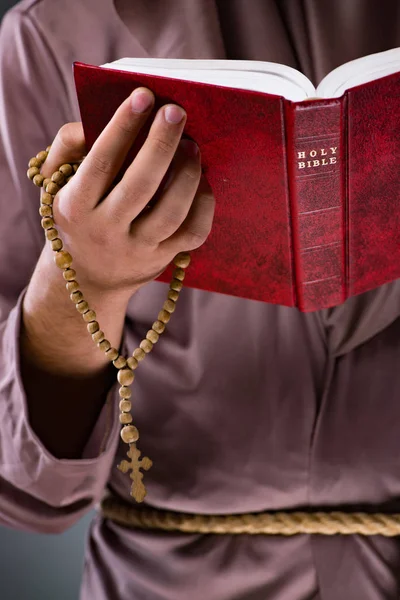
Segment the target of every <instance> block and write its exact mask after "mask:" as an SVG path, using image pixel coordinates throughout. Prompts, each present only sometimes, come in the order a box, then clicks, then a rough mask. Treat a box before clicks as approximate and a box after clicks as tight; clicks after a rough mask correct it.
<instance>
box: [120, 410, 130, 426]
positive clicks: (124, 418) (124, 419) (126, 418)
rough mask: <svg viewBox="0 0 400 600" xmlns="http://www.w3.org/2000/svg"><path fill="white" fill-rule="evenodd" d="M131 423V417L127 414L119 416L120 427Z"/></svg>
mask: <svg viewBox="0 0 400 600" xmlns="http://www.w3.org/2000/svg"><path fill="white" fill-rule="evenodd" d="M132 421H133V419H132V415H131V414H130V413H128V412H123V413H121V414H120V415H119V422H120V423H122V425H127V424H128V423H132Z"/></svg>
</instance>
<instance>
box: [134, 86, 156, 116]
mask: <svg viewBox="0 0 400 600" xmlns="http://www.w3.org/2000/svg"><path fill="white" fill-rule="evenodd" d="M152 103H153V96H152V94H150V92H148V91H146V90H143V89H138V90H135V91H134V92H133V94H132V98H131V108H132V110H133V112H135V113H143V112H145V111H146V110H147V109H148V108H150V106H151V105H152Z"/></svg>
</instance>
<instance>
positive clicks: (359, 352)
mask: <svg viewBox="0 0 400 600" xmlns="http://www.w3.org/2000/svg"><path fill="white" fill-rule="evenodd" d="M399 45H400V26H399V23H398V6H397V2H395V0H392V1H390V0H387V1H386V2H380V3H379V6H378V5H377V4H376V3H375V2H373V1H372V0H364V1H363V2H359V3H357V5H354V4H353V3H349V2H348V1H347V0H337V1H336V2H330V1H328V0H326V1H325V0H324V1H321V0H309V1H307V2H300V1H293V2H291V1H290V0H287V1H281V2H280V1H278V0H276V1H273V0H270V1H265V0H264V1H262V0H232V1H230V2H223V1H219V2H218V1H216V0H208V1H206V0H193V1H191V2H186V0H175V1H174V2H163V1H162V0H159V1H158V2H154V3H149V2H146V1H145V0H115V1H114V2H113V1H112V0H101V1H100V0H87V1H86V2H85V3H80V2H71V0H69V1H68V2H67V0H39V1H37V0H25V1H24V2H21V3H20V4H19V5H18V6H17V7H16V8H15V9H13V10H12V11H11V12H10V13H9V14H8V15H7V16H6V18H5V20H4V22H3V24H2V29H1V35H0V47H1V51H0V63H1V70H0V73H1V87H0V91H1V107H2V111H3V114H2V119H1V143H2V147H1V160H0V165H1V175H2V177H1V181H2V194H1V196H0V198H1V200H0V203H1V215H2V218H1V222H0V244H1V246H0V247H1V257H2V260H1V262H0V281H1V284H0V285H1V304H0V314H1V326H0V327H1V328H0V334H1V337H0V399H1V401H0V416H1V419H0V477H1V484H2V485H1V487H0V493H1V503H0V506H1V508H0V511H1V518H2V521H3V522H4V523H5V524H8V525H10V526H15V527H23V528H26V529H28V530H35V531H43V532H57V531H62V530H64V529H65V528H67V527H69V526H70V525H71V524H73V523H74V522H75V521H76V520H77V519H79V518H80V516H81V515H82V514H83V513H84V512H85V511H87V510H88V509H89V508H90V507H91V506H93V505H94V504H95V503H96V502H97V501H98V499H99V498H100V496H101V493H102V490H103V488H104V486H105V485H106V484H107V483H108V484H109V486H110V488H111V489H112V491H113V492H114V493H115V494H117V495H119V496H121V497H122V498H125V499H126V500H128V501H129V495H128V492H129V485H127V482H128V481H129V480H127V477H126V475H124V474H122V473H120V472H119V471H117V470H116V468H115V465H116V464H117V462H119V460H120V459H121V458H124V457H125V452H126V446H125V445H124V444H122V443H120V444H119V445H118V442H119V423H118V419H117V411H116V405H117V404H118V392H117V385H115V384H114V383H113V382H114V381H115V374H116V371H115V369H114V368H110V367H109V366H108V365H106V364H105V363H104V359H103V356H102V355H101V354H99V353H98V351H97V349H96V348H95V347H94V345H93V344H92V342H91V340H90V339H89V338H88V335H87V332H85V330H84V328H83V327H82V322H81V320H77V317H76V315H75V313H74V311H73V307H71V303H70V300H69V298H68V294H67V293H66V291H65V289H64V282H63V280H62V277H61V274H60V272H57V273H56V271H55V270H54V269H53V268H52V267H51V266H50V261H47V259H46V256H47V254H46V253H47V250H43V233H42V229H41V226H40V218H39V215H38V214H37V209H38V193H37V190H35V189H34V187H33V186H32V184H31V183H30V182H29V181H28V180H27V179H26V177H25V171H26V163H27V161H28V160H29V158H30V157H31V156H34V155H35V154H36V153H37V152H38V151H39V150H41V149H43V148H45V147H46V146H47V145H49V144H50V143H51V142H52V140H53V139H54V138H55V136H56V135H57V132H58V131H59V129H60V128H61V127H62V126H63V125H64V124H65V123H70V122H77V121H79V120H80V118H79V111H78V107H77V102H76V98H75V92H74V84H73V80H72V76H71V63H72V62H73V61H74V60H80V61H82V62H87V63H91V64H103V63H106V62H110V61H112V60H115V59H117V58H120V57H123V56H154V57H157V56H158V57H175V58H231V59H252V60H269V61H278V62H281V63H284V64H288V65H290V66H293V67H296V68H298V69H300V70H301V71H303V72H304V73H305V74H306V75H307V76H309V77H310V78H311V79H312V81H313V83H314V84H317V83H318V82H319V81H320V80H321V78H322V77H323V76H324V75H325V74H326V73H327V72H329V71H330V70H332V69H333V68H334V67H336V66H338V65H339V64H341V63H343V62H345V61H347V60H351V59H354V58H357V57H359V56H362V55H365V54H370V53H373V52H378V51H383V50H386V49H389V48H391V47H395V46H399ZM80 135H81V134H80V133H79V126H68V127H67V128H66V129H63V133H62V134H61V135H58V136H57V138H56V142H55V144H56V145H58V148H59V149H60V148H61V147H62V146H64V147H65V158H64V155H63V160H62V162H64V161H65V160H67V159H68V160H72V159H71V155H73V154H74V152H76V153H77V154H79V153H81V154H82V152H83V147H82V137H80ZM68 136H70V137H68ZM62 154H63V152H62V151H61V150H60V154H57V157H58V156H60V158H61V155H62ZM200 158H201V157H200ZM50 159H51V156H50V157H49V160H50ZM54 166H58V165H54ZM87 168H88V169H89V167H87ZM87 172H88V173H89V171H87ZM78 173H79V172H78ZM89 174H90V173H89ZM91 175H92V176H93V177H95V176H96V172H95V170H94V169H93V165H92V171H91ZM76 177H78V175H77V176H76ZM87 181H92V179H90V178H89V177H88V179H87ZM75 189H76V188H75ZM78 191H79V190H78ZM83 192H84V190H80V193H81V194H83ZM90 193H91V194H92V193H93V194H94V195H95V193H94V192H90ZM97 193H98V194H99V191H98V190H97ZM94 195H93V197H94ZM205 195H206V196H207V194H205ZM89 196H90V194H89ZM194 196H195V191H194V190H191V196H190V201H192V200H193V198H194ZM82 197H83V196H82ZM91 197H92V196H90V198H91ZM64 198H65V199H66V202H65V204H64V205H63V203H62V202H61V201H60V203H59V205H58V218H59V221H60V220H61V221H62V220H63V219H64V221H63V223H64V230H65V233H66V234H67V235H66V236H64V241H65V242H66V244H68V243H70V248H71V253H72V255H73V256H74V259H75V254H74V248H75V247H76V244H77V243H78V234H77V233H76V232H77V231H82V238H80V243H81V244H82V246H81V248H83V247H84V244H85V243H87V244H88V245H87V248H88V250H90V252H91V253H94V251H93V248H94V247H95V246H96V244H97V246H98V240H97V239H96V237H95V236H93V235H92V236H91V238H90V239H91V241H87V240H86V238H84V234H85V232H84V231H83V230H80V229H79V223H78V221H79V219H77V218H76V214H75V216H74V218H73V219H71V213H69V215H68V210H63V208H65V207H67V208H68V207H70V206H71V205H72V203H73V201H74V200H75V201H76V197H75V199H74V198H72V197H69V196H67V195H64ZM103 206H105V204H104V205H103ZM92 208H93V207H92ZM93 210H94V209H93ZM73 222H75V227H72V226H71V227H70V228H69V229H68V224H69V225H71V223H73ZM132 223H133V229H134V228H135V219H134V218H133V221H132ZM89 226H90V224H88V227H89ZM61 227H62V223H61ZM68 231H69V233H68ZM132 235H134V232H132ZM115 243H116V244H117V243H120V240H119V239H117V238H116V237H115ZM68 247H69V246H68ZM110 247H111V248H112V244H110ZM46 248H47V246H46ZM85 256H86V254H85V253H83V254H82V252H80V253H78V254H76V260H77V261H80V263H79V262H78V264H79V265H80V267H81V272H82V273H83V275H84V281H85V282H86V288H85V289H86V290H87V294H88V297H89V298H90V299H93V304H95V305H96V306H94V307H95V309H96V312H98V314H99V321H100V323H101V325H102V327H103V328H104V330H105V331H110V332H111V334H110V338H111V337H112V338H113V344H114V345H116V346H117V347H119V345H120V347H121V352H122V354H123V355H124V356H128V355H129V354H131V352H132V350H133V349H134V348H135V347H136V346H137V344H138V341H140V339H141V338H142V337H143V335H145V333H146V331H147V329H148V328H149V327H150V325H151V323H152V322H153V321H154V319H155V318H156V315H157V312H158V311H159V309H160V306H161V305H162V302H163V301H164V298H165V293H166V289H167V286H165V285H163V284H161V283H157V282H149V283H146V284H145V285H140V286H138V289H137V290H134V291H132V290H131V295H130V296H129V298H127V294H125V291H124V293H122V292H121V290H120V289H114V288H112V289H106V287H104V289H102V290H100V289H99V286H97V287H96V286H93V287H91V280H90V278H89V277H88V276H87V274H88V273H89V272H90V273H92V271H90V269H92V270H93V269H95V268H98V269H100V268H101V265H100V266H99V265H96V264H94V263H91V265H89V261H87V264H86V263H85V260H84V258H85ZM113 264H114V263H113ZM141 268H142V265H138V264H136V263H135V257H134V256H132V271H135V272H138V271H140V269H141ZM154 274H155V271H154V272H153V275H154ZM77 278H79V269H78V268H77ZM138 280H139V278H138V279H137V281H138ZM141 283H143V282H141ZM82 285H83V284H82ZM139 287H140V289H139ZM399 299H400V286H399V282H395V283H393V284H391V285H388V286H384V287H382V288H380V289H379V290H375V291H374V292H371V293H369V294H365V295H363V296H360V297H357V298H353V299H351V300H350V301H348V302H346V303H345V304H344V305H343V306H340V307H337V308H335V309H331V310H329V311H323V312H320V313H314V314H307V315H304V314H300V313H299V312H298V311H296V310H294V309H289V308H285V307H279V306H272V305H265V304H262V303H256V302H250V301H245V300H241V299H238V298H230V297H227V296H222V295H217V294H207V293H205V292H200V291H196V290H189V289H184V290H183V292H182V294H181V298H180V300H179V304H178V307H177V310H176V313H175V314H174V315H173V319H171V322H170V323H169V324H168V327H167V332H166V334H165V337H163V339H162V340H160V342H159V344H158V345H157V347H156V350H154V353H152V355H151V356H149V357H148V358H147V359H146V360H145V361H144V363H143V365H142V366H141V369H140V370H139V371H138V374H137V377H136V380H135V382H134V385H133V395H134V398H133V400H134V402H133V409H132V411H133V414H134V419H135V424H136V425H137V426H138V429H139V431H140V432H141V450H142V452H143V454H144V455H146V456H150V457H151V458H152V460H153V461H154V466H153V468H152V470H151V471H150V472H149V473H148V474H146V484H147V488H148V495H147V497H146V503H147V504H148V505H149V506H154V507H156V508H159V509H167V510H175V511H182V512H188V513H199V514H232V513H244V512H257V511H266V510H292V509H296V508H308V507H311V508H313V509H315V510H329V509H330V508H332V507H340V508H342V509H343V510H345V509H347V510H356V509H358V508H360V507H367V508H368V507H370V508H372V509H374V510H375V509H376V510H377V509H380V508H381V509H383V508H385V510H387V511H392V512H396V511H398V510H399V506H398V500H397V499H398V497H399V495H400V480H399V477H398V472H399V467H400V462H399V459H398V456H399V452H398V426H397V423H398V422H399V417H400V406H399V402H398V397H399V391H400V378H399V374H398V364H399V359H400V342H399V339H400V337H399V334H400V319H399V313H400V301H399ZM125 313H126V318H125ZM87 340H88V341H87ZM89 342H90V343H89ZM116 455H118V456H116ZM399 563H400V548H399V544H398V541H397V540H396V538H382V537H379V536H378V537H365V538H363V537H361V536H346V537H324V536H306V535H298V536H293V537H289V538H285V537H280V536H276V537H268V536H262V535H260V536H247V535H241V536H235V535H220V536H219V535H202V534H184V533H165V532H162V531H157V530H151V531H140V530H130V529H128V528H124V527H121V526H119V525H117V524H116V523H113V522H111V521H109V520H103V519H102V517H101V516H98V517H97V518H96V519H95V521H94V522H93V524H92V527H91V532H90V539H89V544H88V548H87V557H86V563H85V572H84V578H83V584H82V598H83V599H89V598H90V599H92V598H95V599H96V600H101V599H103V598H104V599H106V598H107V600H111V599H114V598H115V599H125V598H129V599H132V598H135V600H144V599H146V600H148V599H151V600H183V599H185V600H187V599H188V598H190V600H198V599H200V598H204V597H206V598H207V599H208V600H233V599H235V600H236V599H238V600H239V599H240V600H265V599H266V598H271V599H272V598H279V599H280V600H300V599H304V600H305V599H307V600H308V599H311V598H315V599H323V600H326V599H328V600H331V599H332V600H337V598H346V599H347V598H349V599H350V598H351V599H352V600H353V599H358V598H360V599H362V600H369V599H371V600H372V599H373V598H374V599H375V598H380V599H383V598H388V599H389V598H390V599H392V598H396V597H397V595H398V591H399V585H400V584H399V576H398V573H399Z"/></svg>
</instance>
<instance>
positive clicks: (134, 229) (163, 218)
mask: <svg viewBox="0 0 400 600" xmlns="http://www.w3.org/2000/svg"><path fill="white" fill-rule="evenodd" d="M172 164H173V166H172V172H171V180H170V182H169V184H168V185H167V187H166V188H165V191H164V192H162V194H161V197H160V198H159V200H158V201H157V203H156V204H155V206H154V207H153V208H152V209H151V210H149V211H148V212H146V213H144V214H142V215H140V216H139V217H138V218H137V219H135V220H134V221H133V222H132V226H131V233H132V234H133V235H135V236H136V237H139V238H140V239H142V240H144V241H145V242H146V243H147V244H149V245H151V246H157V245H158V244H159V243H161V242H162V241H164V240H165V239H167V238H169V237H170V236H171V235H172V234H173V233H175V231H176V230H177V229H179V227H180V226H181V225H182V223H183V221H184V220H185V219H186V217H187V215H188V213H189V210H190V207H191V205H192V202H193V199H194V197H195V195H196V191H197V188H198V186H199V182H200V177H201V163H200V155H199V149H198V146H197V144H195V143H194V142H192V141H191V140H181V142H180V144H179V147H178V150H177V153H176V156H175V158H174V161H173V163H172Z"/></svg>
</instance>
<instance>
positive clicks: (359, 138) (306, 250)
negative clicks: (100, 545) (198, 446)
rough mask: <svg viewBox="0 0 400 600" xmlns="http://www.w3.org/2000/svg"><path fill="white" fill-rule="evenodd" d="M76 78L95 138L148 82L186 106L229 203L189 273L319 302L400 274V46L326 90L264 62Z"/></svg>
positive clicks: (87, 68) (333, 76)
mask: <svg viewBox="0 0 400 600" xmlns="http://www.w3.org/2000/svg"><path fill="white" fill-rule="evenodd" d="M74 77H75V84H76V90H77V95H78V101H79V106H80V111H81V118H82V123H83V128H84V132H85V138H86V143H87V149H88V150H90V148H91V147H92V145H93V143H94V141H95V140H96V138H97V137H98V136H99V134H100V133H101V131H102V130H103V128H104V127H105V126H106V124H107V123H108V121H109V120H110V119H111V117H112V115H113V114H114V112H115V111H116V109H117V108H118V106H119V105H120V104H121V103H122V102H123V100H125V98H127V97H128V96H129V94H130V93H131V92H132V91H133V89H134V88H136V87H139V86H146V87H148V88H150V89H151V90H152V91H153V92H154V94H155V96H156V105H155V110H157V109H158V108H159V107H160V106H161V105H162V104H165V103H169V102H174V103H177V104H179V105H181V106H182V107H183V108H184V109H185V110H186V112H187V115H188V116H187V123H186V126H185V131H184V135H185V136H186V137H189V138H191V139H193V140H195V141H196V142H197V144H198V145H199V147H200V151H201V160H202V165H203V170H204V173H205V175H206V177H207V179H208V181H209V183H210V185H211V187H212V189H213V192H214V195H215V198H216V212H215V219H214V224H213V229H212V232H211V234H210V236H209V238H208V239H207V241H206V242H205V244H204V245H203V246H202V247H201V248H199V249H198V250H196V251H195V252H193V255H192V263H191V266H190V268H189V269H188V271H187V276H186V278H185V285H187V286H189V287H194V288H200V289H204V290H208V291H213V292H219V293H223V294H230V295H233V296H240V297H244V298H249V299H253V300H259V301H263V302H269V303H274V304H281V305H286V306H297V307H298V308H299V309H300V310H302V311H313V310H319V309H322V308H327V307H330V306H334V305H338V304H340V303H342V302H343V301H344V300H345V299H346V298H348V297H350V296H353V295H356V294H360V293H362V292H365V291H368V290H371V289H373V288H376V287H378V286H380V285H382V284H385V283H388V282H390V281H393V280H395V279H397V278H399V277H400V169H399V165H400V49H394V50H390V51H388V52H383V53H379V54H375V55H371V56H368V57H364V58H361V59H358V60H356V61H352V62H351V63H347V64H346V65H343V66H341V67H339V68H338V69H335V71H332V73H330V74H329V75H328V76H327V77H326V78H325V79H324V80H323V81H322V82H321V84H320V85H319V86H318V88H317V89H315V88H314V87H313V86H312V84H311V82H310V81H309V80H308V79H307V78H306V77H305V76H304V75H302V74H301V73H299V72H298V71H295V70H294V69H291V68H289V67H284V66H283V65H277V64H274V63H262V62H254V61H219V60H208V61H203V60H196V59H193V60H175V59H122V60H121V61H117V62H116V63H110V64H109V65H103V66H101V67H99V66H93V65H86V64H83V63H75V64H74ZM244 88H247V89H244ZM313 96H314V97H315V96H319V98H318V99H309V98H311V97H313ZM150 124H151V119H150V120H149V123H148V125H147V126H146V128H145V129H144V130H143V131H142V132H141V135H140V136H139V137H138V139H137V140H136V141H135V143H134V144H133V146H132V149H131V151H130V153H129V156H128V157H127V161H126V162H125V165H124V167H123V169H122V170H121V174H122V173H123V170H124V169H126V167H127V165H128V164H129V163H130V162H131V161H132V160H133V159H134V157H135V155H136V153H137V152H138V150H139V149H140V147H141V145H142V144H143V141H144V139H145V136H146V135H147V132H148V128H149V126H150ZM169 279H170V270H168V269H167V271H166V272H165V273H164V274H163V275H162V276H161V277H160V278H159V280H160V281H169Z"/></svg>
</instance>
